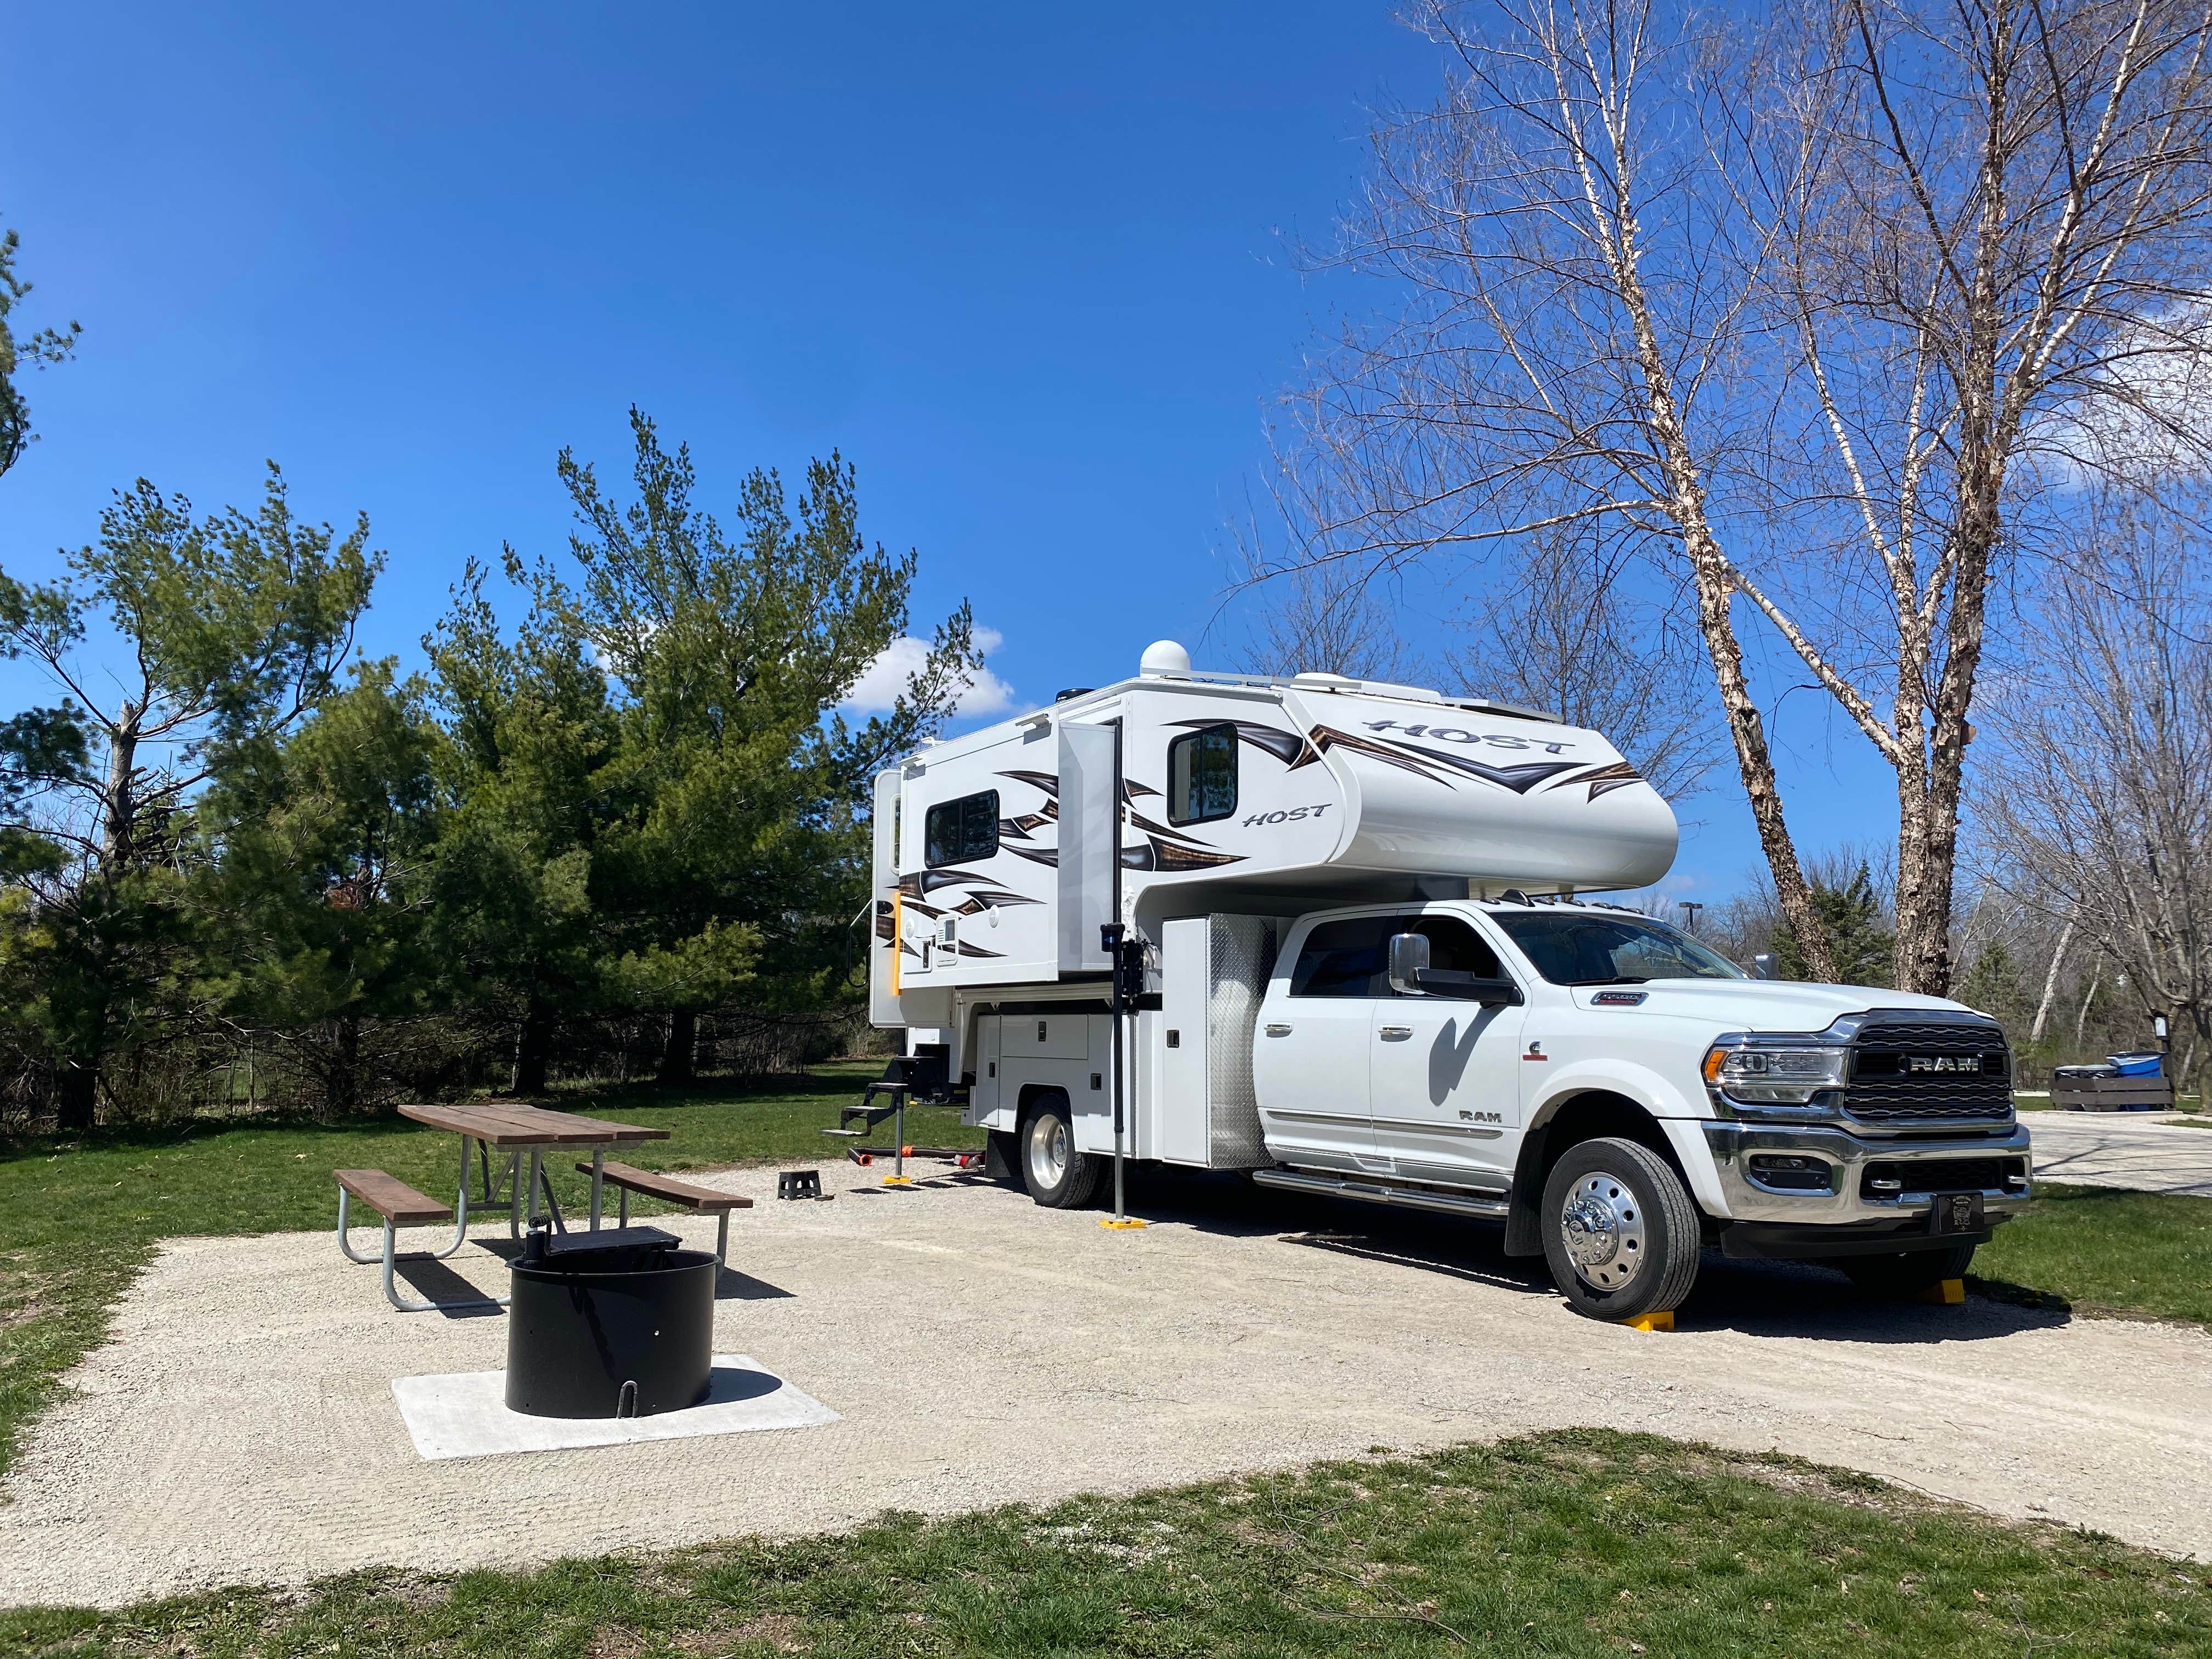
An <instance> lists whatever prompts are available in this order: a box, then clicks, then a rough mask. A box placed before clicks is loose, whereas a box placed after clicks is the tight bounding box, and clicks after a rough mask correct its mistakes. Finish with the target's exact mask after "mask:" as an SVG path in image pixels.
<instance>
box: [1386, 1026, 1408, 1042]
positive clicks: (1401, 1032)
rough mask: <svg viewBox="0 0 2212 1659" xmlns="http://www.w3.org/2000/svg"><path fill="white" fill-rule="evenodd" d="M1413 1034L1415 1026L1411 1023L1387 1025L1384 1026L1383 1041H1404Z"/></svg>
mask: <svg viewBox="0 0 2212 1659" xmlns="http://www.w3.org/2000/svg"><path fill="white" fill-rule="evenodd" d="M1409 1036H1413V1027H1412V1026H1410V1025H1385V1026H1384V1027H1383V1042H1404V1041H1405V1040H1406V1039H1407V1037H1409Z"/></svg>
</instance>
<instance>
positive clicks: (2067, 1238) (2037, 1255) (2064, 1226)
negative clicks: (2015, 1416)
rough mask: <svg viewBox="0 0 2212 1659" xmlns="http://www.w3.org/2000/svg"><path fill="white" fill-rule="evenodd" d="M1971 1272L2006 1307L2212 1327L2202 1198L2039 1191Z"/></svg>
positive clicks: (2211, 1278)
mask: <svg viewBox="0 0 2212 1659" xmlns="http://www.w3.org/2000/svg"><path fill="white" fill-rule="evenodd" d="M1974 1268H1975V1272H1976V1273H1977V1275H1978V1278H1979V1279H1980V1281H1981V1284H1980V1288H1981V1289H1983V1290H1984V1291H1989V1292H1990V1293H1992V1294H1995V1295H1998V1296H2002V1297H2007V1298H2008V1299H2015V1300H2017V1299H2032V1300H2036V1301H2039V1302H2045V1303H2056V1304H2065V1305H2069V1306H2070V1307H2072V1309H2073V1310H2075V1312H2076V1313H2085V1314H2118V1315H2124V1316H2136V1317H2148V1318H2153V1319H2181V1320H2191V1321H2195V1322H2197V1323H2200V1324H2212V1198H2179V1197H2168V1196H2166V1195H2165V1194H2159V1193H2129V1192H2118V1191H2115V1190H2113V1189H2112V1188H2105V1187H2059V1186H2046V1185H2043V1184H2041V1183H2039V1184H2038V1185H2037V1188H2036V1194H2035V1197H2034V1199H2033V1200H2032V1201H2031V1202H2030V1203H2029V1205H2028V1207H2027V1213H2026V1214H2025V1215H2023V1216H2021V1217H2020V1218H2018V1219H2016V1220H2014V1221H2012V1222H2009V1223H2008V1224H2007V1225H2004V1226H2002V1227H2000V1228H1998V1229H1997V1230H1996V1237H1994V1238H1993V1239H1991V1240H1990V1243H1987V1244H1984V1245H1983V1246H1982V1248H1981V1249H1979V1250H1978V1251H1976V1252H1975V1255H1974Z"/></svg>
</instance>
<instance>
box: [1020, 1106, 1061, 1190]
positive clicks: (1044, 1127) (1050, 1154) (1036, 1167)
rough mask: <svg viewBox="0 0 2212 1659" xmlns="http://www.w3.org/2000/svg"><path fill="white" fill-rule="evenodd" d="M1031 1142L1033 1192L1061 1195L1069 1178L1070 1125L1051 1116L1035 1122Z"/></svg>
mask: <svg viewBox="0 0 2212 1659" xmlns="http://www.w3.org/2000/svg"><path fill="white" fill-rule="evenodd" d="M1029 1142H1030V1191H1031V1192H1033V1193H1049V1192H1057V1191H1059V1190H1060V1182H1062V1181H1064V1180H1066V1177H1067V1153H1068V1144H1067V1125H1066V1123H1065V1122H1063V1121H1061V1120H1060V1119H1059V1118H1057V1117H1053V1116H1049V1115H1048V1116H1043V1117H1038V1118H1036V1119H1033V1120H1032V1121H1030V1135H1029Z"/></svg>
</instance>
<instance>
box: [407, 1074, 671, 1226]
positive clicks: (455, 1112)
mask: <svg viewBox="0 0 2212 1659" xmlns="http://www.w3.org/2000/svg"><path fill="white" fill-rule="evenodd" d="M399 1115H401V1116H402V1117H406V1118H412V1119H413V1120H414V1121H416V1122H417V1123H421V1124H424V1125H427V1126H428V1127H430V1128H433V1129H443V1130H446V1131H447V1133H452V1134H457V1135H459V1136H460V1138H461V1196H460V1210H461V1224H460V1225H461V1226H462V1227H463V1228H465V1227H466V1226H467V1225H468V1220H467V1218H468V1201H469V1143H470V1142H471V1141H474V1142H475V1143H476V1146H477V1153H478V1156H479V1158H481V1160H482V1162H483V1186H484V1190H483V1202H482V1204H481V1205H480V1206H479V1207H482V1208H484V1209H496V1208H498V1207H499V1183H498V1182H496V1181H495V1180H494V1178H493V1176H492V1164H491V1152H492V1148H494V1147H497V1148H498V1149H499V1150H500V1151H501V1152H505V1153H507V1160H506V1162H507V1231H509V1232H510V1233H511V1234H514V1235H516V1236H518V1237H519V1236H520V1234H521V1232H522V1231H523V1230H524V1228H526V1226H529V1225H532V1224H534V1223H535V1222H536V1221H537V1219H538V1194H539V1193H540V1192H543V1193H544V1196H545V1203H546V1207H547V1208H548V1209H549V1210H550V1212H551V1215H552V1219H553V1224H554V1225H555V1226H556V1227H560V1228H562V1229H563V1231H565V1230H566V1224H565V1223H564V1222H563V1221H562V1218H561V1206H560V1205H559V1204H558V1203H557V1202H556V1200H554V1197H553V1188H552V1187H551V1186H550V1184H549V1183H548V1182H547V1180H546V1177H545V1149H546V1148H547V1147H548V1146H588V1147H590V1148H591V1149H592V1229H593V1231H597V1230H598V1227H599V1196H600V1192H601V1188H602V1186H603V1180H604V1172H605V1164H606V1149H607V1148H608V1147H610V1146H635V1145H637V1144H638V1143H640V1142H641V1141H647V1140H665V1139H668V1131H667V1130H665V1129H652V1128H647V1127H642V1126H641V1125H639V1124H635V1123H615V1122H611V1121H609V1120H607V1119H605V1118H603V1117H585V1116H583V1115H581V1114H580V1113H576V1112H549V1111H547V1110H545V1109H544V1108H543V1107H538V1106H526V1105H525V1104H523V1103H521V1102H520V1101H506V1100H487V1101H476V1102H471V1103H465V1104H463V1105H458V1106H448V1105H441V1104H436V1103H416V1104H410V1105H404V1106H402V1107H401V1108H400V1109H399ZM525 1152H527V1153H528V1154H529V1155H530V1176H529V1180H528V1182H525V1181H524V1179H523V1174H522V1158H523V1154H524V1153H525Z"/></svg>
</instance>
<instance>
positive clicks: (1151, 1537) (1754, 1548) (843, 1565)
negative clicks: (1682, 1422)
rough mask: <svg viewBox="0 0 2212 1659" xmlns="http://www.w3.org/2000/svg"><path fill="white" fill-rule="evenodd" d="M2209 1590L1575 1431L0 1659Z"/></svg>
mask: <svg viewBox="0 0 2212 1659" xmlns="http://www.w3.org/2000/svg"><path fill="white" fill-rule="evenodd" d="M1387 1450H1388V1449H1387V1448H1383V1447H1376V1448H1375V1449H1374V1451H1375V1452H1376V1453H1377V1454H1380V1453H1384V1452H1386V1451H1387ZM2201 1571H2202V1570H2201V1569H2199V1568H2197V1566H2195V1565H2189V1564H2176V1563H2174V1562H2172V1561H2169V1560H2166V1559H2161V1558H2160V1557H2157V1556H2154V1555H2150V1554H2148V1553H2144V1552H2142V1551H2137V1550H2132V1549H2130V1548H2128V1547H2124V1546H2123V1545H2120V1544H2118V1543H2116V1542H2114V1541H2112V1540H2110V1539H2107V1538H2103V1537H2100V1536H2096V1535H2093V1534H2082V1533H2068V1532H2063V1531H2061V1530H2059V1529H2057V1528H2051V1527H2047V1526H2046V1527H2022V1526H2014V1525H2009V1524H2007V1523H2004V1522H1997V1521H1994V1520H1991V1519H1989V1518H1987V1517H1985V1516H1978V1515H1976V1514H1974V1513H1972V1512H1971V1511H1967V1510H1962V1509H1959V1508H1956V1507H1953V1506H1950V1505H1946V1504H1938V1503H1936V1502H1934V1501H1931V1500H1929V1499H1926V1498H1921V1497H1918V1496H1917V1495H1914V1494H1911V1493H1908V1492H1904V1491H1901V1490H1899V1489H1897V1488H1894V1487H1890V1486H1884V1485H1882V1484H1881V1482H1879V1481H1876V1480H1872V1479H1870V1478H1869V1477H1864V1476H1860V1475H1855V1474H1847V1473H1844V1472H1842V1471H1838V1470H1828V1469H1821V1468H1816V1467H1814V1466H1813V1465H1810V1464H1808V1463H1804V1462H1798V1461H1796V1460H1795V1459H1790V1458H1784V1457H1782V1456H1780V1455H1765V1456H1754V1455H1738V1454H1732V1453H1724V1452H1719V1451H1715V1450H1713V1449H1709V1448H1701V1447H1694V1446H1685V1445H1681V1444H1678V1443H1673V1442H1668V1441H1665V1440H1661V1439H1658V1438H1656V1437H1650V1436H1635V1435H1622V1434H1615V1433H1611V1432H1608V1431H1595V1430H1570V1431H1562V1432H1559V1433H1554V1434H1548V1435H1541V1436H1535V1437H1528V1438H1525V1439H1520V1440H1513V1441H1507V1442H1505V1443H1502V1444H1498V1445H1493V1446H1486V1447H1462V1448H1459V1449H1454V1450H1450V1451H1446V1452H1442V1453H1437V1454H1435V1455H1428V1456H1422V1457H1413V1458H1401V1459H1387V1460H1385V1459H1376V1458H1370V1460H1368V1461H1362V1462H1339V1463H1333V1464H1328V1465H1325V1466H1322V1467H1319V1468H1310V1469H1306V1470H1300V1471H1294V1472H1291V1473H1288V1474H1278V1475H1272V1476H1267V1477H1261V1478H1257V1479H1253V1480H1241V1481H1228V1482H1220V1483H1216V1484H1211V1485H1206V1486H1191V1487H1185V1488H1182V1489H1180V1490H1176V1491H1171V1492H1149V1493H1142V1494H1139V1495H1138V1496H1135V1497H1131V1498H1111V1499H1109V1498H1076V1499H1073V1500H1072V1501H1070V1502H1067V1503H1064V1504H1058V1505H1055V1506H1054V1507H1052V1508H1050V1509H1048V1510H1031V1509H1028V1508H1023V1507H1011V1508H1005V1509H999V1510H988V1511H986V1512H983V1513H981V1514H976V1515H969V1516H958V1517H955V1518H952V1519H948V1520H942V1521H935V1522H926V1521H923V1520H921V1518H919V1517H917V1516H897V1515H892V1516H885V1517H884V1518H883V1519H882V1520H880V1521H878V1522H876V1523H875V1524H873V1525H871V1526H868V1527H865V1528H861V1529H860V1530H859V1531H857V1532H854V1533H852V1534H846V1535H844V1536H838V1537H822V1538H810V1539H805V1540H801V1541H791V1542H769V1541H763V1540H758V1539H742V1540H735V1541H729V1542H726V1543H721V1544H715V1545H711V1546H708V1547H704V1548H701V1549H696V1550H689V1551H684V1552H680V1553H665V1554H657V1555H651V1556H641V1557H634V1558H631V1557H610V1558H603V1559H596V1560H579V1561H566V1562H561V1563H557V1564H556V1565H550V1566H547V1567H544V1568H539V1569H537V1570H533V1571H520V1572H516V1571H476V1572H470V1573H465V1574H462V1575H460V1576H458V1577H451V1578H434V1577H416V1576H413V1575H404V1574H399V1573H395V1572H391V1571H377V1572H365V1573H359V1574H355V1575H352V1576H350V1577H344V1578H339V1579H335V1580H331V1581H329V1582H326V1583H323V1584H320V1585H317V1586H314V1587H313V1588H311V1589H307V1590H306V1591H304V1592H289V1593H277V1592H269V1591H258V1590H234V1591H228V1592H222V1593H216V1594H213V1595H201V1596H196V1597H192V1598H189V1599H184V1600H178V1601H164V1602H159V1603H153V1604H149V1605H143V1606H140V1607H131V1608H129V1609H126V1610H124V1611H120V1612H115V1613H96V1612H92V1611H89V1610H59V1609H55V1610H46V1611H31V1612H18V1613H0V1650H9V1651H11V1652H15V1653H20V1654H22V1655H24V1656H26V1659H94V1656H107V1655H112V1656H118V1659H120V1656H141V1655H143V1656H154V1655H162V1656H167V1655H174V1654H189V1655H194V1656H200V1659H229V1656H241V1659H242V1656H249V1655H252V1656H270V1659H276V1656H292V1655H301V1656H304V1655H312V1654H341V1655H344V1656H347V1659H374V1656H381V1655H391V1656H402V1655H405V1656H416V1655H428V1656H465V1655H468V1656H473V1655H483V1656H497V1659H507V1656H510V1655H513V1656H541V1655H542V1656H563V1659H565V1656H577V1659H585V1656H592V1659H600V1656H621V1659H661V1656H670V1659H672V1656H679V1655H683V1656H696V1655H730V1656H738V1659H750V1656H766V1655H771V1654H777V1653H793V1652H795V1653H805V1654H814V1655H823V1656H850V1659H860V1656H866V1659H876V1656H884V1655H913V1656H929V1655H992V1656H999V1655H1003V1656H1010V1659H1011V1656H1040V1659H1041V1656H1047V1655H1051V1656H1065V1659H1073V1656H1084V1655H1121V1656H1144V1659H1170V1656H1200V1655H1205V1656H1212V1655H1221V1656H1249V1659H1261V1656H1337V1655H1346V1656H1348V1655H1353V1654H1360V1655H1380V1656H1385V1659H1388V1656H1401V1655H1402V1656H1413V1655H1434V1654H1443V1653H1456V1652H1461V1651H1473V1652H1478V1653H1482V1654H1486V1655H1489V1654H1495V1655H1507V1656H1523V1655H1526V1656H1534V1655H1539V1654H1542V1655H1571V1656H1589V1659H1601V1656H1602V1659H1626V1656H1630V1655H1635V1654H1650V1655H1655V1656H1661V1659H1706V1656H1713V1659H1717V1656H1729V1659H1735V1656H1739V1655H1761V1656H1782V1655H1786V1656H1791V1659H1827V1656H1835V1659H1844V1656H1863V1655H1867V1654H1881V1655H1898V1656H1908V1659H1982V1656H1988V1659H1997V1656H2004V1659H2013V1656H2017V1655H2020V1654H2022V1653H2029V1652H2037V1651H2041V1652H2061V1651H2063V1652H2065V1653H2069V1654H2085V1655H2090V1654H2093V1655H2112V1656H2150V1655H2154V1654H2158V1655H2165V1654H2176V1653H2181V1652H2185V1651H2194V1652H2203V1651H2206V1650H2207V1649H2208V1646H2212V1597H2208V1596H2207V1595H2206V1593H2205V1591H2204V1589H2203V1586H2202V1584H2201V1582H2200V1579H2201Z"/></svg>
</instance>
